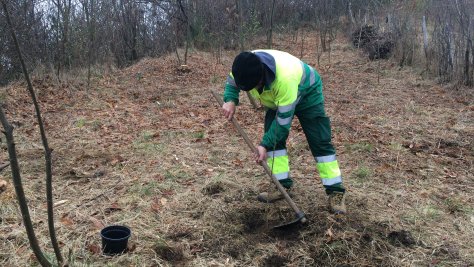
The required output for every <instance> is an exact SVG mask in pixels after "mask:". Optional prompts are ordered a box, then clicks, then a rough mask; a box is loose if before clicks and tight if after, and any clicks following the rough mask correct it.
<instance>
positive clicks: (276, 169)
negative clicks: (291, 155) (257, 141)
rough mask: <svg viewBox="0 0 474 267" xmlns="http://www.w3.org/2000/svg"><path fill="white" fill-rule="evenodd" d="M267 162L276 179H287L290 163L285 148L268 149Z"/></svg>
mask: <svg viewBox="0 0 474 267" xmlns="http://www.w3.org/2000/svg"><path fill="white" fill-rule="evenodd" d="M267 164H268V167H269V168H270V170H272V173H273V175H275V177H276V178H277V179H278V180H283V179H287V178H288V177H289V173H290V164H289V160H288V154H287V152H286V149H281V150H275V151H268V152H267Z"/></svg>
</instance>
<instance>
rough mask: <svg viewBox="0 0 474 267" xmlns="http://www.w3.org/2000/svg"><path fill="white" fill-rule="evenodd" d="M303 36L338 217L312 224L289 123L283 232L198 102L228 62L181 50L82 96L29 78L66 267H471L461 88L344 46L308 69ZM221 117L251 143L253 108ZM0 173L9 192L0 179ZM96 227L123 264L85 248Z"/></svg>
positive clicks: (30, 120)
mask: <svg viewBox="0 0 474 267" xmlns="http://www.w3.org/2000/svg"><path fill="white" fill-rule="evenodd" d="M303 40H304V42H305V43H304V44H303V45H304V47H305V48H306V49H305V50H304V52H305V53H304V54H303V60H305V61H306V62H308V63H310V64H311V65H313V66H314V67H316V69H317V70H318V71H319V72H320V74H321V76H322V78H323V81H324V84H325V88H324V92H325V97H326V107H327V113H328V115H329V116H330V117H331V120H332V128H333V141H334V144H335V145H336V148H337V153H338V159H339V162H340V165H341V168H342V172H343V175H344V178H345V184H346V187H347V188H348V192H349V193H348V195H347V205H348V209H349V214H348V215H347V216H344V217H342V218H340V217H335V216H333V215H331V214H329V213H328V211H327V209H326V197H325V194H324V191H323V188H322V186H321V185H320V182H319V181H318V174H317V173H316V169H315V162H314V160H313V158H312V156H311V155H310V153H309V151H308V147H307V145H306V141H305V137H304V134H303V132H302V130H301V127H300V126H299V124H298V122H297V120H295V123H294V124H293V129H292V133H291V135H290V137H289V140H288V150H289V154H290V158H291V164H292V165H291V168H292V176H293V177H294V179H295V182H296V184H295V188H294V189H293V191H292V193H293V195H294V196H295V197H294V200H295V202H296V203H297V204H298V206H299V207H300V208H301V209H302V210H304V211H305V213H306V214H307V218H308V221H309V223H308V224H307V225H305V226H302V227H297V228H296V229H291V230H289V231H286V232H281V231H280V232H279V231H274V230H272V226H274V225H276V224H279V223H281V222H283V221H288V220H291V219H293V216H294V215H293V212H292V210H291V209H290V208H289V207H288V206H287V205H286V204H285V203H284V202H281V203H278V204H272V205H264V204H262V203H258V202H257V201H256V200H255V196H256V194H257V193H258V192H260V191H262V190H274V188H273V186H271V185H270V182H269V179H268V177H266V176H265V175H264V173H263V171H262V169H261V168H260V167H259V166H257V165H255V164H254V163H253V162H252V155H251V153H250V151H249V150H248V148H247V147H246V145H245V143H244V142H243V140H241V138H240V137H239V136H238V134H237V132H236V131H235V130H234V128H233V127H232V124H230V123H229V122H226V121H225V120H224V119H223V117H222V115H221V114H220V110H219V108H218V107H217V105H216V103H215V101H214V99H213V98H212V96H211V94H210V93H209V90H210V89H216V90H219V91H222V86H223V83H224V80H225V77H226V74H227V72H228V71H229V66H230V65H231V61H232V59H233V56H234V55H235V54H236V52H226V53H224V54H223V55H222V58H221V62H222V63H216V59H215V57H214V55H212V54H209V53H204V52H193V53H191V55H190V58H189V63H188V68H187V69H186V71H183V69H182V68H180V67H177V63H176V61H175V60H174V59H173V56H172V55H170V56H166V57H162V58H158V59H144V60H142V61H140V62H139V63H137V64H136V65H133V66H131V67H129V68H127V69H124V70H121V71H115V72H112V73H105V74H104V75H103V76H102V77H97V78H95V79H94V80H93V86H92V88H90V89H87V88H86V87H85V85H84V84H82V85H81V84H80V83H72V82H69V83H67V82H63V83H60V84H58V82H56V81H54V79H53V78H51V77H39V78H36V79H35V80H34V86H35V89H36V90H37V92H38V96H39V100H40V102H41V107H42V111H43V114H44V119H45V123H46V130H47V134H48V137H49V140H50V143H51V144H50V146H51V147H52V148H53V149H54V151H53V157H54V159H53V160H54V166H53V170H54V194H55V200H54V202H55V210H56V227H57V235H58V238H59V240H60V244H61V248H62V251H63V254H64V255H67V258H68V261H69V263H70V265H71V266H82V265H87V266H89V265H90V266H105V265H113V266H470V265H473V264H474V258H473V255H474V253H473V250H472V248H473V247H474V243H473V241H472V240H474V210H473V203H474V201H473V196H472V192H473V190H474V178H473V173H474V171H473V159H474V148H473V145H472V144H473V143H472V140H474V121H473V118H474V116H473V112H474V108H473V107H474V104H473V96H472V90H471V91H469V90H460V91H452V90H449V89H446V88H443V87H441V86H439V85H437V84H435V83H434V82H432V81H429V80H427V79H423V78H422V77H421V76H419V75H417V74H416V71H417V70H416V69H409V68H406V69H399V68H398V67H397V65H396V63H394V62H391V61H381V62H369V61H366V60H365V59H364V57H363V56H362V55H359V54H358V52H357V51H356V50H354V49H352V48H351V47H350V46H349V45H348V44H346V41H345V40H338V42H336V43H334V44H333V47H332V52H331V58H330V60H329V57H328V56H327V55H326V54H324V55H323V56H322V58H321V63H320V65H319V66H318V65H317V60H316V59H317V55H316V54H315V52H314V47H316V45H315V40H316V39H315V38H312V37H311V38H310V37H307V38H304V39H303ZM298 42H299V43H297V44H296V43H294V42H293V41H290V40H288V39H285V37H284V36H281V37H280V38H279V39H278V41H277V42H276V43H277V44H278V45H276V48H277V49H281V50H287V51H289V52H291V53H293V54H294V55H299V54H300V51H299V50H297V49H299V48H300V47H301V43H300V42H301V39H299V40H298ZM379 64H380V65H379ZM187 70H189V71H187ZM378 80H380V82H377V81H378ZM4 94H5V95H4V97H5V99H6V100H7V101H6V103H5V104H4V108H5V110H6V112H7V116H8V118H9V119H10V120H11V122H12V123H13V124H14V125H15V138H16V143H17V148H18V153H19V160H20V162H21V171H22V178H23V183H24V185H25V187H26V193H27V197H28V199H29V205H30V209H31V213H32V214H31V215H32V219H33V221H34V225H35V228H36V230H37V235H38V237H39V239H40V244H41V246H42V247H43V248H44V249H45V250H46V251H47V252H48V256H49V257H50V258H53V254H52V249H51V247H50V246H49V245H48V244H49V239H48V235H47V226H46V223H45V222H46V214H45V210H46V208H45V198H44V196H45V192H44V190H45V189H44V173H43V162H44V160H43V158H42V157H43V154H42V147H41V145H40V140H39V135H38V127H37V125H36V123H35V119H34V116H33V109H32V106H31V101H30V100H29V98H28V96H27V93H26V90H25V89H24V84H22V83H21V82H20V83H16V84H13V85H11V86H9V87H7V88H6V89H4ZM237 119H238V120H239V122H240V123H241V124H242V125H244V126H245V128H246V131H247V132H248V134H249V136H251V138H252V139H253V140H254V141H255V143H258V140H259V138H260V137H261V135H262V126H263V125H262V124H263V123H262V119H263V113H262V112H261V111H254V110H252V107H251V106H250V105H249V102H248V100H247V99H246V98H245V97H242V105H241V106H240V108H239V110H238V114H237ZM2 148H3V150H2V151H3V152H2V154H1V156H0V157H1V158H0V161H1V162H6V161H7V160H8V158H7V153H6V150H5V147H2ZM1 175H2V177H0V178H1V180H0V181H10V179H11V178H10V174H9V173H8V171H7V170H4V171H3V172H2V173H1ZM0 200H1V205H0V243H1V247H2V249H1V250H0V265H2V266H27V265H32V264H33V263H34V259H33V257H31V255H32V254H31V252H30V250H29V248H28V242H27V239H26V234H25V233H24V229H23V227H22V223H21V216H20V214H19V211H18V207H17V203H16V200H15V195H14V193H13V189H12V188H11V186H9V185H7V186H6V189H4V192H3V193H0ZM111 224H123V225H127V226H129V227H130V228H131V229H132V238H131V241H130V242H131V245H130V246H129V251H128V252H127V253H126V254H124V255H121V256H117V257H106V256H102V255H101V253H100V245H101V243H100V238H99V231H100V229H101V228H102V227H103V226H105V225H111Z"/></svg>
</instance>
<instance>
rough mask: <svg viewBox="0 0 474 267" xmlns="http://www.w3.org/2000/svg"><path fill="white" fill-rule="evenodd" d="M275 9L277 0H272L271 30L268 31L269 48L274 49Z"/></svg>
mask: <svg viewBox="0 0 474 267" xmlns="http://www.w3.org/2000/svg"><path fill="white" fill-rule="evenodd" d="M274 11H275V0H273V2H272V10H271V12H270V14H271V15H270V30H269V33H268V39H267V46H268V48H269V49H272V46H273V36H272V35H273V13H274Z"/></svg>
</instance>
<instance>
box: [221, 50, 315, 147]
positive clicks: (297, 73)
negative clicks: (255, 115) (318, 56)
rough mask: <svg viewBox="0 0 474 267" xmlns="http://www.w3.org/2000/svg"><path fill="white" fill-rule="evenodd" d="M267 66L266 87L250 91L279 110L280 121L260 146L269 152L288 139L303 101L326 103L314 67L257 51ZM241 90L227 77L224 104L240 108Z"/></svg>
mask: <svg viewBox="0 0 474 267" xmlns="http://www.w3.org/2000/svg"><path fill="white" fill-rule="evenodd" d="M252 52H253V53H255V55H257V56H258V57H259V59H260V61H261V62H262V63H263V64H264V67H265V68H264V69H265V81H264V82H265V85H264V89H263V92H262V93H261V94H259V92H258V91H257V88H254V89H252V90H251V91H250V94H251V96H252V97H253V98H255V99H256V100H258V101H260V103H261V104H262V105H263V106H265V107H267V108H270V109H273V110H277V116H276V119H275V120H274V121H273V122H272V125H271V126H270V129H269V130H268V131H267V132H266V133H265V134H264V136H263V138H262V141H261V143H260V145H262V146H263V147H265V148H267V150H268V149H271V148H273V146H274V144H275V143H278V142H281V141H284V140H283V139H285V138H286V137H287V136H288V132H289V130H290V126H291V122H292V119H293V116H294V113H295V109H296V106H297V105H298V103H299V102H300V100H301V99H303V98H306V97H310V98H311V101H305V103H307V104H306V105H308V103H309V105H317V104H321V103H322V102H324V97H323V94H322V81H321V78H320V76H319V74H318V73H317V72H316V70H314V69H313V68H312V67H311V66H309V65H308V64H306V63H304V62H303V61H301V60H300V59H298V58H296V57H294V56H292V55H290V54H288V53H286V52H282V51H277V50H254V51H252ZM239 93H240V89H238V87H237V86H236V83H235V81H234V78H233V75H232V73H230V74H229V75H228V77H227V81H226V84H225V90H224V102H228V101H233V102H234V103H235V104H236V105H238V104H239Z"/></svg>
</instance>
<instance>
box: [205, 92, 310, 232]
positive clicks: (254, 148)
mask: <svg viewBox="0 0 474 267" xmlns="http://www.w3.org/2000/svg"><path fill="white" fill-rule="evenodd" d="M211 93H212V95H213V96H214V98H215V99H216V100H217V102H218V103H219V105H220V106H221V107H222V105H223V104H224V103H223V101H222V99H221V98H220V97H219V95H218V94H217V93H216V92H215V91H213V90H211ZM232 123H233V124H234V126H235V128H237V131H238V132H239V134H240V135H241V136H242V138H244V140H245V142H246V143H247V145H248V146H249V147H250V149H251V150H252V152H254V153H258V150H257V148H256V147H255V146H254V145H253V143H252V142H251V141H250V139H249V137H248V136H247V134H246V133H245V131H244V129H242V127H240V125H239V123H238V122H237V120H236V119H235V117H232ZM261 165H262V166H263V168H264V169H265V172H266V173H267V174H268V175H269V176H270V177H271V178H272V182H273V183H274V184H275V185H276V187H277V188H278V190H279V191H280V193H282V194H283V196H284V197H285V200H286V202H288V204H289V205H290V207H291V208H292V209H293V210H294V211H295V213H296V214H297V216H299V215H300V214H302V212H301V210H300V209H299V208H298V207H297V206H296V204H295V202H293V200H292V199H291V197H290V196H289V195H288V193H287V192H286V190H285V188H283V186H282V185H281V184H280V182H279V181H278V179H277V178H276V177H275V175H273V174H272V171H271V170H270V168H269V167H268V164H267V162H266V161H262V164H261ZM301 222H303V223H304V222H306V218H303V219H302V220H301Z"/></svg>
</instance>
